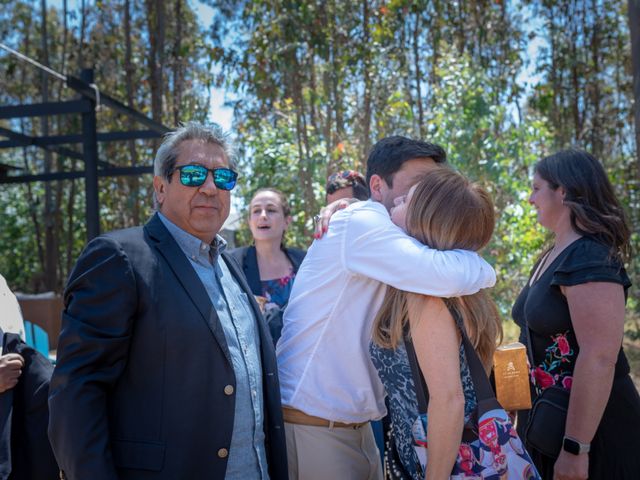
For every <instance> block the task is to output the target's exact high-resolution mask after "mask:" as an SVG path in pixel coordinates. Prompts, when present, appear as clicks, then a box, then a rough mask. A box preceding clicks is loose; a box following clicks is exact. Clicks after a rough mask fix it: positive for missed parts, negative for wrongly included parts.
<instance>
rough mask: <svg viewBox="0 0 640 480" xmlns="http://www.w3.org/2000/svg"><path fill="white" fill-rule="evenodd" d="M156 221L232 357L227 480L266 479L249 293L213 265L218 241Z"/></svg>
mask: <svg viewBox="0 0 640 480" xmlns="http://www.w3.org/2000/svg"><path fill="white" fill-rule="evenodd" d="M159 217H160V220H162V223H163V224H164V225H165V227H167V230H169V232H170V233H171V235H172V236H173V238H174V239H175V240H176V242H177V243H178V245H179V246H180V248H181V249H182V251H183V252H184V254H185V255H186V256H187V258H188V259H189V261H190V262H191V265H192V266H193V269H194V270H195V271H196V273H197V274H198V277H199V278H200V280H201V281H202V284H203V285H204V287H205V289H206V290H207V293H208V294H209V298H210V299H211V303H212V304H213V308H215V310H216V313H217V314H218V319H219V320H220V323H221V325H222V329H223V330H224V335H225V338H226V340H227V346H228V348H229V353H230V355H231V362H232V363H233V370H234V372H235V377H236V388H235V395H236V401H235V414H234V416H233V434H232V437H231V445H230V446H229V458H228V460H227V471H226V474H225V479H252V478H256V479H268V478H269V474H268V471H267V458H266V452H265V446H264V425H263V422H264V416H263V406H264V402H263V397H262V364H261V361H260V337H259V335H258V331H257V324H256V318H255V316H254V314H253V310H252V309H251V305H250V303H249V299H248V298H247V294H246V293H244V291H243V290H242V288H240V286H239V285H238V284H237V282H236V281H235V279H234V278H233V276H232V275H231V272H229V269H228V268H227V265H226V264H225V262H224V261H220V262H219V261H217V260H218V254H219V253H220V252H222V250H223V249H224V248H225V246H226V242H225V241H224V239H223V238H222V237H220V236H218V237H216V239H215V240H214V242H213V245H208V244H206V243H204V242H202V241H201V240H200V239H198V238H196V237H194V236H193V235H191V234H189V233H187V232H185V231H184V230H182V229H181V228H180V227H178V226H177V225H175V224H174V223H172V222H171V221H170V220H169V219H168V218H167V217H165V216H164V215H162V214H160V213H159ZM211 408H215V405H212V407H211ZM213 454H214V455H215V453H213Z"/></svg>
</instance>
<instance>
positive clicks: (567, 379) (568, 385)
mask: <svg viewBox="0 0 640 480" xmlns="http://www.w3.org/2000/svg"><path fill="white" fill-rule="evenodd" d="M571 385H573V377H564V378H563V379H562V386H563V387H564V388H566V389H567V390H571Z"/></svg>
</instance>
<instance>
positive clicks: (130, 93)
mask: <svg viewBox="0 0 640 480" xmlns="http://www.w3.org/2000/svg"><path fill="white" fill-rule="evenodd" d="M178 23H180V22H178ZM124 38H125V54H124V72H125V88H126V90H127V106H129V107H130V108H135V105H134V102H133V98H134V89H133V72H134V66H133V63H132V61H131V57H132V52H131V2H130V1H129V0H125V2H124ZM127 128H128V129H129V130H133V129H134V128H135V120H133V119H132V118H131V117H127ZM127 145H128V149H129V156H130V157H131V165H132V166H133V167H135V166H137V165H138V151H137V150H136V142H135V140H129V141H128V142H127ZM139 182H140V180H139V178H138V176H137V175H131V176H130V177H129V195H130V196H131V197H132V200H133V202H132V204H133V209H132V210H133V211H132V212H131V217H132V218H131V220H132V223H133V225H139V224H140V205H139V199H138V193H139V190H140V184H139Z"/></svg>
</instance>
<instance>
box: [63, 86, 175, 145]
mask: <svg viewBox="0 0 640 480" xmlns="http://www.w3.org/2000/svg"><path fill="white" fill-rule="evenodd" d="M90 83H92V82H85V81H83V80H82V79H79V78H77V77H74V76H73V75H67V86H68V87H69V88H72V89H74V90H75V91H77V92H79V93H81V94H82V95H84V96H85V97H86V98H90V99H91V100H93V101H94V102H98V101H99V102H100V103H101V104H104V105H107V106H108V107H110V108H112V109H114V110H115V111H117V112H118V113H122V114H123V115H127V116H128V117H130V118H132V119H134V120H136V121H137V122H140V123H141V124H143V125H146V126H147V127H149V128H150V129H152V130H155V131H156V132H158V133H167V132H169V128H167V127H165V126H164V125H162V124H161V123H158V122H156V121H155V120H152V119H150V118H149V117H147V116H146V115H143V114H142V113H140V112H138V111H137V110H134V109H133V108H130V107H127V106H126V105H125V104H124V103H122V102H120V101H118V100H116V99H115V98H113V97H110V96H109V95H107V94H106V93H103V92H100V95H99V97H100V98H98V96H97V95H96V91H95V90H94V89H93V88H91V86H90Z"/></svg>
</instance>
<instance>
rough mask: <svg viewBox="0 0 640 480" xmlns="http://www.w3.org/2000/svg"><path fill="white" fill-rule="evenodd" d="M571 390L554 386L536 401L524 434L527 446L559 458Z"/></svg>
mask: <svg viewBox="0 0 640 480" xmlns="http://www.w3.org/2000/svg"><path fill="white" fill-rule="evenodd" d="M569 393H570V392H569V390H567V389H566V388H562V387H561V386H558V385H552V386H550V387H548V388H546V389H545V390H543V391H542V393H541V394H540V395H538V398H536V399H535V401H534V402H533V405H532V407H531V412H529V421H528V423H527V427H526V430H525V433H524V437H525V441H526V443H527V446H529V447H532V448H535V449H536V450H537V451H539V452H540V453H542V454H544V455H546V456H547V457H551V458H557V457H558V455H560V450H561V449H562V440H563V438H564V429H565V424H566V422H567V410H568V409H569Z"/></svg>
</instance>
